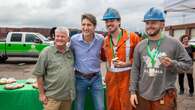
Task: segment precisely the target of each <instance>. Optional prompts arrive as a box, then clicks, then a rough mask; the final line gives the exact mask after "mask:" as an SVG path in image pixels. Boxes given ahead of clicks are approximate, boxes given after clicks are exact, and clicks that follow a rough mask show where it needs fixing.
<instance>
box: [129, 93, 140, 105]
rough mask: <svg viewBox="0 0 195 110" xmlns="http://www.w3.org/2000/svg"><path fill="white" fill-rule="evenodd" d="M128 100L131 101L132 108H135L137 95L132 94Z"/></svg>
mask: <svg viewBox="0 0 195 110" xmlns="http://www.w3.org/2000/svg"><path fill="white" fill-rule="evenodd" d="M130 101H131V105H132V106H133V107H134V108H136V105H137V104H138V100H137V95H136V94H132V95H131V98H130Z"/></svg>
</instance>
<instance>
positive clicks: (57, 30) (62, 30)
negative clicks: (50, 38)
mask: <svg viewBox="0 0 195 110" xmlns="http://www.w3.org/2000/svg"><path fill="white" fill-rule="evenodd" d="M56 32H62V33H66V34H67V35H68V37H70V36H69V29H68V28H67V27H62V26H61V27H57V28H56V29H55V33H56Z"/></svg>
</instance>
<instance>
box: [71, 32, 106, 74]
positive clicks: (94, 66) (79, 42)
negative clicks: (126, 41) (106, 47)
mask: <svg viewBox="0 0 195 110" xmlns="http://www.w3.org/2000/svg"><path fill="white" fill-rule="evenodd" d="M103 40H104V37H103V36H102V35H100V34H97V33H95V36H94V39H93V41H92V42H91V43H87V42H86V41H84V39H83V36H82V33H80V34H76V35H74V36H72V37H71V44H70V48H71V49H72V51H73V53H74V58H75V64H74V67H75V69H76V70H78V71H80V72H82V73H86V74H87V73H94V72H100V52H101V48H102V45H103Z"/></svg>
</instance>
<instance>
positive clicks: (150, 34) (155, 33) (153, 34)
mask: <svg viewBox="0 0 195 110" xmlns="http://www.w3.org/2000/svg"><path fill="white" fill-rule="evenodd" d="M147 30H148V29H147ZM160 31H161V29H160V28H159V29H157V30H156V31H154V32H152V33H149V32H148V31H146V33H147V34H148V36H151V37H153V36H156V35H157V34H159V33H160Z"/></svg>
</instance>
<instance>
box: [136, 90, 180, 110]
mask: <svg viewBox="0 0 195 110" xmlns="http://www.w3.org/2000/svg"><path fill="white" fill-rule="evenodd" d="M135 110H177V105H176V90H173V89H170V90H167V91H166V94H165V96H164V97H163V98H162V99H160V100H156V101H148V100H146V99H144V98H143V97H140V96H138V105H136V109H135Z"/></svg>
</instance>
